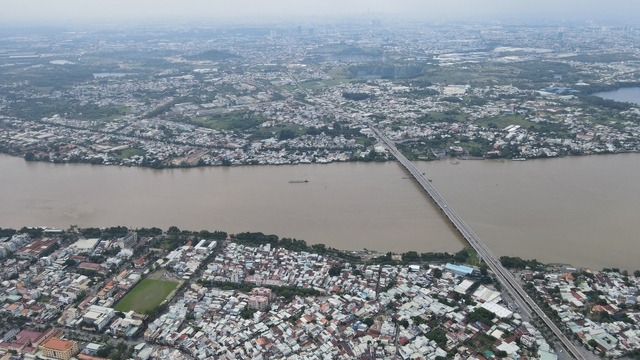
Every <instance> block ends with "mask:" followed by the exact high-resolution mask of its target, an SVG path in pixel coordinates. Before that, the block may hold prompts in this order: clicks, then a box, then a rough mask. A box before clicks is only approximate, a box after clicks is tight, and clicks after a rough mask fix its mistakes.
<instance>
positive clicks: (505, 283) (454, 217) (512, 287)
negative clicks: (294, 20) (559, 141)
mask: <svg viewBox="0 0 640 360" xmlns="http://www.w3.org/2000/svg"><path fill="white" fill-rule="evenodd" d="M372 130H373V131H374V132H375V133H376V135H378V137H379V138H380V139H381V140H382V141H383V142H384V143H385V144H386V146H387V148H388V149H389V151H390V152H391V154H392V155H393V156H394V157H395V158H396V159H398V161H399V162H400V163H401V164H402V166H404V167H405V168H406V169H407V171H408V172H409V173H410V174H411V175H412V176H413V177H414V178H415V179H416V181H417V182H418V183H419V184H420V186H422V188H423V189H424V190H425V191H426V192H427V194H429V196H430V197H431V199H433V201H434V202H435V203H436V205H438V207H439V208H440V209H441V210H442V211H443V212H444V214H445V215H446V216H447V218H448V219H449V220H450V221H451V223H452V224H453V226H454V227H455V228H456V229H457V230H458V231H459V232H460V233H461V234H462V236H463V237H464V238H465V240H467V242H468V243H469V245H471V246H472V247H473V248H474V249H475V250H476V252H477V253H478V255H479V256H480V257H481V258H482V260H484V261H485V263H486V264H487V265H488V266H489V268H490V269H491V271H493V273H494V274H495V276H496V277H497V278H498V280H499V281H500V283H501V284H502V287H503V288H504V289H505V290H506V291H507V293H508V294H509V296H510V297H511V298H512V299H513V300H514V301H515V302H516V308H517V309H518V310H519V311H520V312H521V313H522V314H524V315H525V316H526V317H528V318H531V314H532V312H534V313H536V314H537V315H538V316H539V317H540V319H542V321H544V323H545V324H546V325H547V326H548V327H549V328H550V329H551V331H553V333H554V334H555V335H556V337H557V338H558V339H559V340H560V341H561V342H562V344H563V345H564V346H565V348H566V349H567V351H568V352H569V354H571V355H572V356H573V357H574V358H576V359H585V357H584V355H582V353H581V352H580V350H579V349H578V348H577V347H576V346H575V345H574V344H573V343H572V342H571V341H569V339H567V337H566V336H565V335H564V333H562V331H560V329H559V328H558V327H557V326H556V325H555V324H554V323H553V321H551V319H549V318H548V317H547V315H546V314H545V313H544V312H543V311H542V310H541V309H540V308H539V307H538V306H537V305H536V304H535V302H534V301H533V299H531V297H530V296H529V295H528V294H527V293H526V292H525V291H524V289H523V288H522V287H521V286H520V284H518V282H517V281H516V279H515V278H514V277H513V274H511V272H509V271H508V270H507V269H505V268H504V266H502V263H501V262H500V260H499V259H498V258H497V257H496V256H495V255H494V254H493V252H491V250H489V248H488V247H487V246H486V245H485V244H484V242H482V240H480V238H479V237H478V235H476V234H475V233H474V232H473V231H472V230H471V228H470V227H469V225H467V224H466V223H465V222H464V220H462V218H461V217H460V216H459V215H458V214H457V213H456V212H455V211H453V209H451V206H449V204H447V202H446V201H445V199H444V198H443V197H442V196H441V195H440V193H438V191H437V190H436V188H435V187H434V186H433V185H432V184H431V182H430V181H428V180H427V179H426V178H425V177H424V174H423V173H422V172H420V171H419V170H418V168H416V167H415V165H413V163H412V162H411V161H409V159H407V158H406V157H405V156H404V155H402V153H400V151H398V149H397V148H396V146H395V144H394V143H393V142H392V141H391V140H389V138H387V137H386V136H385V135H384V134H382V132H380V130H378V129H375V128H372Z"/></svg>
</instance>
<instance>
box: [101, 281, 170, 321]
mask: <svg viewBox="0 0 640 360" xmlns="http://www.w3.org/2000/svg"><path fill="white" fill-rule="evenodd" d="M177 286H178V283H176V282H171V281H162V280H152V279H144V280H142V282H140V284H138V285H137V286H136V287H135V288H134V289H133V290H131V291H130V292H129V293H128V294H127V295H126V296H125V297H124V298H122V300H120V301H119V302H118V303H117V304H116V306H114V307H113V308H114V309H115V310H118V311H122V312H127V311H130V310H133V311H135V312H137V313H141V314H144V313H145V312H146V311H148V310H151V309H153V308H155V307H156V306H158V305H160V303H162V302H163V301H164V300H165V299H166V298H167V296H168V295H169V294H170V293H171V292H172V291H173V289H175V288H176V287H177Z"/></svg>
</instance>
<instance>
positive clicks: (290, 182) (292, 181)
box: [289, 180, 309, 184]
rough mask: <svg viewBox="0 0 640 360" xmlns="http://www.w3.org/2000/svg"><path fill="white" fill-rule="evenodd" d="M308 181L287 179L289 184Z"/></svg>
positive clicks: (306, 181)
mask: <svg viewBox="0 0 640 360" xmlns="http://www.w3.org/2000/svg"><path fill="white" fill-rule="evenodd" d="M308 182H309V180H289V184H304V183H308Z"/></svg>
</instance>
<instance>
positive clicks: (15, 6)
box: [0, 0, 640, 24]
mask: <svg viewBox="0 0 640 360" xmlns="http://www.w3.org/2000/svg"><path fill="white" fill-rule="evenodd" d="M0 4H1V6H0V9H1V11H0V22H2V23H5V24H21V23H25V24H26V23H33V22H40V23H41V24H64V23H70V22H76V21H82V22H94V21H99V22H115V21H132V20H138V19H140V20H162V21H165V20H168V19H176V20H185V19H188V18H197V19H229V20H237V19H239V18H250V19H251V20H255V19H258V20H260V19H262V20H268V19H270V18H275V17H277V18H284V17H294V16H312V15H320V16H325V15H334V16H342V15H357V14H366V13H370V14H388V15H393V16H411V17H415V18H434V17H435V18H438V17H444V18H447V19H451V18H461V19H469V18H474V17H482V18H505V17H512V18H514V19H522V18H527V17H534V18H546V17H548V18H552V19H568V20H602V19H606V20H622V21H635V20H636V19H637V18H638V14H640V1H639V0H607V1H605V0H394V1H391V0H368V1H366V0H222V1H221V0H102V1H98V0H3V1H1V2H0ZM372 16H373V15H372Z"/></svg>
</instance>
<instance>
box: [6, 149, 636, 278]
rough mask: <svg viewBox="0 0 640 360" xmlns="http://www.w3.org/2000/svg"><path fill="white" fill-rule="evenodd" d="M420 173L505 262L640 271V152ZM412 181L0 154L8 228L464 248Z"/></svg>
mask: <svg viewBox="0 0 640 360" xmlns="http://www.w3.org/2000/svg"><path fill="white" fill-rule="evenodd" d="M418 168H420V169H421V170H423V171H425V173H426V175H427V177H428V178H429V179H431V180H432V181H433V184H434V185H435V186H436V188H437V189H438V191H439V192H440V193H441V194H442V195H443V196H444V197H445V198H446V199H447V201H448V202H449V204H450V206H451V207H452V208H453V209H454V210H455V211H457V212H458V213H459V214H460V215H461V216H462V217H463V218H464V219H465V221H466V222H467V223H468V224H469V225H470V226H471V228H472V229H473V230H474V231H475V232H476V233H477V234H478V235H479V236H480V238H481V239H483V240H484V241H485V242H486V243H487V245H488V246H489V248H491V249H492V250H493V251H494V252H495V253H496V254H498V255H510V256H519V257H522V258H536V259H538V260H540V261H543V262H554V263H564V264H572V265H573V266H584V267H592V268H594V269H600V268H602V267H620V268H623V269H628V270H635V269H640V155H638V154H619V155H607V156H589V157H571V158H563V159H545V160H530V161H521V162H514V161H509V160H506V161H460V162H459V163H458V164H454V162H452V161H451V160H442V161H436V162H421V163H419V164H418ZM406 176H407V174H406V173H405V171H404V170H403V168H402V167H401V166H400V165H399V164H398V163H395V162H387V163H335V164H329V165H315V164H313V165H296V166H247V167H233V168H222V167H208V168H195V169H165V170H152V169H143V168H129V167H115V166H91V165H83V164H49V163H27V162H25V161H24V160H22V159H21V158H15V157H10V156H7V155H0V227H14V228H19V227H22V226H51V227H58V228H68V227H69V226H70V225H78V226H80V227H102V226H116V225H124V226H128V227H132V228H136V227H151V226H157V227H160V228H163V229H165V230H166V229H167V228H168V227H169V226H172V225H175V226H178V227H179V228H181V229H189V230H202V229H207V230H223V231H227V232H231V233H234V232H241V231H261V232H264V233H270V234H277V235H279V236H281V237H295V238H298V239H304V240H306V241H307V242H308V243H324V244H326V245H328V246H332V247H337V248H341V249H348V250H359V249H363V248H367V249H374V250H380V251H394V252H403V251H408V250H415V251H418V252H427V251H450V252H451V251H457V250H459V249H461V248H462V247H463V246H464V243H463V241H462V239H461V237H460V236H459V235H458V234H457V233H456V232H455V230H453V228H452V226H451V225H450V224H448V223H447V221H446V220H445V219H444V218H443V216H442V215H441V213H440V212H439V210H436V208H435V206H434V205H433V203H432V202H431V200H430V199H429V198H428V197H427V196H426V195H425V194H424V192H423V191H422V190H421V189H420V188H419V187H418V186H417V184H416V183H415V182H414V181H413V180H409V179H403V177H406ZM290 180H309V182H307V183H289V181H290Z"/></svg>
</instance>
